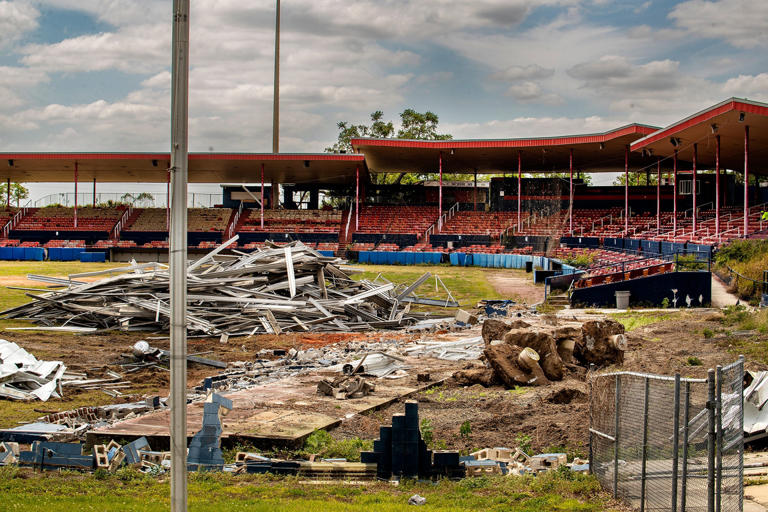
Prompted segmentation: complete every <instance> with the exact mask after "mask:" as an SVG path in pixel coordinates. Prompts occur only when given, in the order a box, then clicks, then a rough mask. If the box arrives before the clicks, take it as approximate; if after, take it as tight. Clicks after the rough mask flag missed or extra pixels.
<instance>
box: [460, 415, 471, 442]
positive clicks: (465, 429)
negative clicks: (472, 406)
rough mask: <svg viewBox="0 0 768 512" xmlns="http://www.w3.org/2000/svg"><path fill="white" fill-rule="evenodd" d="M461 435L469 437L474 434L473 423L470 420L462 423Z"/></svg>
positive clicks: (465, 437)
mask: <svg viewBox="0 0 768 512" xmlns="http://www.w3.org/2000/svg"><path fill="white" fill-rule="evenodd" d="M459 435H460V436H461V437H463V438H464V439H467V438H469V436H471V435H472V424H471V423H470V422H469V420H467V421H465V422H464V423H462V424H461V427H459Z"/></svg>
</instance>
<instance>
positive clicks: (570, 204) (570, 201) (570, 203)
mask: <svg viewBox="0 0 768 512" xmlns="http://www.w3.org/2000/svg"><path fill="white" fill-rule="evenodd" d="M568 176H569V179H568V189H569V193H568V230H569V231H570V233H571V236H573V148H571V149H570V150H569V152H568Z"/></svg>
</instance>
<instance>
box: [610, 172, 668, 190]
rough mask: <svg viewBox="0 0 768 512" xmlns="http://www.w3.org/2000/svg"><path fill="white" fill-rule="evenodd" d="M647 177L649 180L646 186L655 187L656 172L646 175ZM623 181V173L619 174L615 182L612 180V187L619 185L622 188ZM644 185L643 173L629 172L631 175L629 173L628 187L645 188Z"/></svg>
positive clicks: (644, 177) (644, 176)
mask: <svg viewBox="0 0 768 512" xmlns="http://www.w3.org/2000/svg"><path fill="white" fill-rule="evenodd" d="M648 177H649V178H650V180H648V185H656V183H657V182H658V180H657V178H656V171H655V170H654V171H653V172H651V173H650V175H648ZM624 181H625V180H624V173H621V174H619V175H618V176H617V177H616V179H615V180H613V183H612V185H621V186H622V187H623V186H624ZM645 185H646V174H645V173H644V172H643V173H640V172H631V173H629V186H630V187H635V186H645Z"/></svg>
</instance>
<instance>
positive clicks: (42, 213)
mask: <svg viewBox="0 0 768 512" xmlns="http://www.w3.org/2000/svg"><path fill="white" fill-rule="evenodd" d="M124 210H125V207H116V208H93V207H82V208H78V209H77V226H75V210H74V209H73V208H65V207H62V206H47V207H45V208H37V209H34V210H32V211H31V213H28V214H27V215H26V216H25V217H24V218H23V219H22V220H21V221H20V222H19V223H18V224H17V225H16V226H15V228H14V230H15V231H111V230H112V228H114V227H115V224H117V221H118V220H120V216H121V215H122V214H123V211H124Z"/></svg>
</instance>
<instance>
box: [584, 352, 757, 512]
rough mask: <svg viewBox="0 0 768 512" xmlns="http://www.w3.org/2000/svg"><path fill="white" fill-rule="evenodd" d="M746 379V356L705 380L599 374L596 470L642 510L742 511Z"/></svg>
mask: <svg viewBox="0 0 768 512" xmlns="http://www.w3.org/2000/svg"><path fill="white" fill-rule="evenodd" d="M743 381H744V359H743V357H741V358H739V360H738V361H736V362H735V363H733V364H730V365H728V366H725V367H720V366H718V367H717V369H716V370H709V373H708V376H707V378H706V379H689V378H681V377H680V375H679V374H678V375H675V376H674V377H668V376H661V375H650V374H641V373H633V372H617V373H608V374H594V375H593V376H592V378H591V379H590V387H591V390H590V429H589V437H590V467H591V468H592V472H593V473H594V474H595V475H596V476H597V478H598V480H599V481H600V483H601V484H602V486H603V487H604V488H605V489H608V490H610V491H612V493H613V496H614V497H617V498H621V499H624V500H625V501H627V502H628V503H630V504H631V505H632V506H633V507H634V508H636V509H639V510H641V511H645V510H671V511H673V512H677V511H681V512H685V511H688V512H698V511H701V512H714V511H733V512H741V510H742V508H743V499H744V485H743V482H744V478H743V473H744V458H743V454H744V449H743V448H744V435H743V432H744V419H743V418H744V415H743V402H742V396H743Z"/></svg>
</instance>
